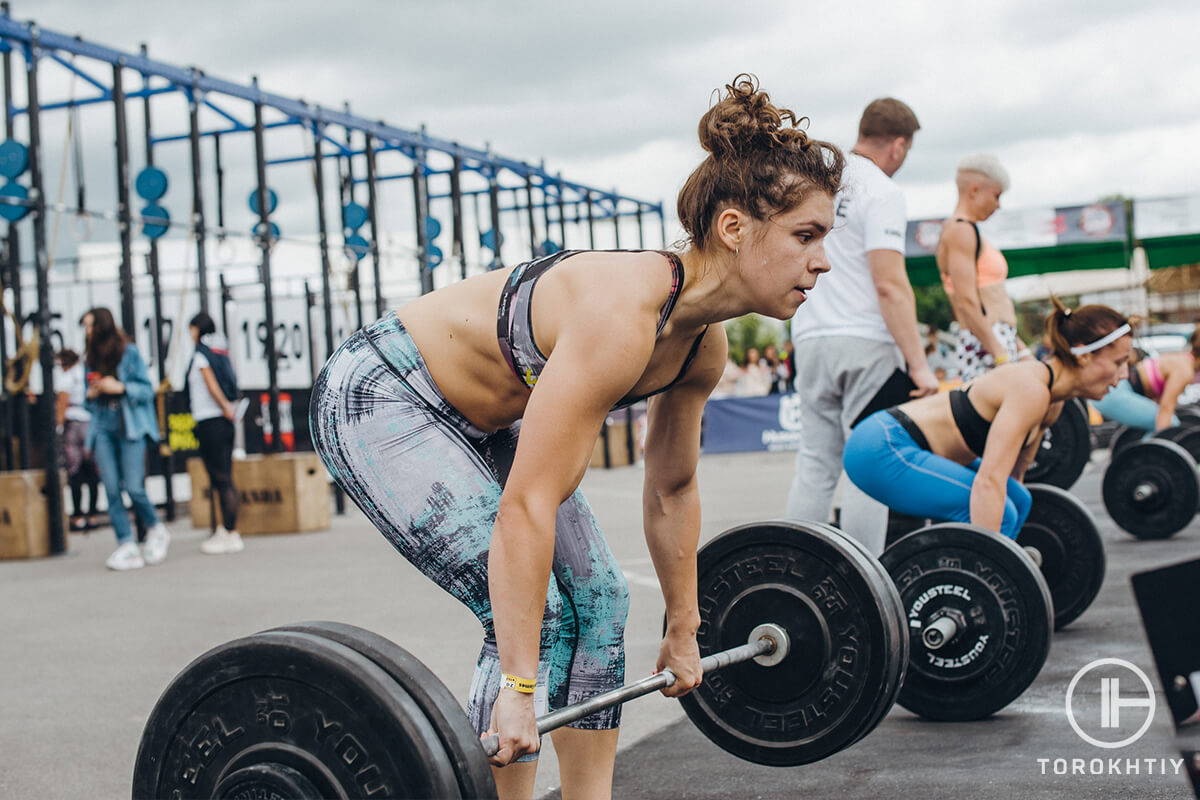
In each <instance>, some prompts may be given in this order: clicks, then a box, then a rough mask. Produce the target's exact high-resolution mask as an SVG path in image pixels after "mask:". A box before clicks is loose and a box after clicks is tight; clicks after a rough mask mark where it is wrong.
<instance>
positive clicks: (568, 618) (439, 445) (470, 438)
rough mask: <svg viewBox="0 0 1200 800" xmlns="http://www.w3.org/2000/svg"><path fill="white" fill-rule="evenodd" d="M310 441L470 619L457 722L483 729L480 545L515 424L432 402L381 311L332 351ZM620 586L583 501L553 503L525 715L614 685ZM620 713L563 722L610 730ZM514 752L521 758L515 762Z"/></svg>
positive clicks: (319, 386)
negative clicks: (477, 647) (473, 657)
mask: <svg viewBox="0 0 1200 800" xmlns="http://www.w3.org/2000/svg"><path fill="white" fill-rule="evenodd" d="M310 415H311V420H310V422H311V426H312V428H311V429H312V433H313V444H314V445H315V447H316V450H317V452H318V453H319V454H320V455H321V458H322V460H323V461H324V463H325V466H326V468H327V469H328V470H329V472H330V474H331V475H332V476H333V478H334V479H335V480H336V481H337V482H338V484H339V485H340V486H341V487H342V489H344V490H345V491H346V493H347V494H348V495H349V496H350V497H351V498H353V500H354V502H355V503H357V504H358V507H359V508H361V509H362V511H363V513H365V514H366V515H367V518H368V519H370V520H371V522H372V523H373V524H374V525H375V527H377V528H378V529H379V530H380V532H382V533H383V535H384V536H385V537H387V539H388V541H389V542H391V543H392V545H393V546H394V547H395V548H396V549H397V550H398V551H400V554H401V555H403V556H404V557H405V558H406V559H408V561H410V562H411V563H412V564H413V566H415V567H416V568H417V569H418V570H420V571H421V572H422V573H424V574H425V575H426V576H427V577H428V578H430V579H431V580H432V581H433V582H434V583H436V584H437V585H438V586H440V587H442V588H443V589H445V590H446V591H447V592H449V593H450V594H451V595H453V596H454V597H455V598H456V599H457V600H459V601H460V602H461V603H463V604H464V605H465V606H466V607H467V608H469V609H470V610H471V613H473V614H474V615H475V616H476V617H477V618H478V619H479V621H480V623H482V625H483V649H482V651H481V652H480V654H479V659H478V661H477V662H476V668H475V676H474V680H473V681H472V684H471V694H470V699H469V702H468V708H467V711H468V714H469V716H470V718H471V722H472V724H474V726H475V729H476V730H478V731H479V732H480V733H482V732H484V731H485V730H487V728H488V725H489V723H490V721H491V709H492V705H493V704H494V703H495V700H496V695H497V694H498V693H499V690H500V661H499V656H498V654H497V649H496V633H495V629H494V627H493V625H492V607H491V603H490V601H489V598H488V572H487V566H488V548H489V546H490V543H491V538H492V527H493V524H494V523H495V521H496V512H497V510H498V508H499V504H500V493H501V491H502V490H503V488H504V482H505V480H506V479H507V476H508V471H509V468H510V467H511V465H512V460H513V456H514V453H515V451H516V446H517V435H518V431H519V424H518V425H516V426H513V427H511V428H507V429H504V430H500V431H497V432H495V433H491V434H484V433H483V432H481V431H479V430H478V429H476V428H475V427H473V426H472V425H471V423H470V422H468V421H467V420H466V418H464V417H463V416H462V415H461V414H460V413H459V412H458V411H457V410H456V409H455V408H454V407H453V406H451V405H450V403H449V402H448V401H447V400H446V398H445V397H444V396H443V395H442V393H441V391H440V390H439V389H438V388H437V386H436V384H435V383H434V381H433V378H432V377H431V376H430V374H429V370H428V369H427V367H426V365H425V362H424V360H423V359H422V357H421V354H420V353H419V352H418V351H417V347H416V345H415V344H414V343H413V340H412V338H411V337H410V336H409V334H408V332H407V331H405V329H404V327H403V325H402V324H401V322H400V320H399V319H398V318H397V317H396V315H395V313H390V314H388V315H387V316H385V317H383V318H382V319H380V320H379V321H378V322H375V323H373V324H371V325H369V326H368V327H366V328H364V329H363V330H361V331H359V332H358V333H355V334H354V335H353V336H351V337H350V338H349V339H347V340H346V342H344V343H343V344H342V346H341V347H339V348H338V349H337V351H336V352H335V353H334V354H333V356H332V357H331V358H330V359H329V361H328V362H327V363H326V364H325V367H324V368H323V369H322V371H321V374H320V376H319V377H318V379H317V382H316V384H315V385H314V387H313V392H312V403H311V405H310ZM628 610H629V590H628V586H627V584H626V582H625V577H624V575H623V574H622V572H621V569H620V567H619V566H618V564H617V562H616V559H615V558H614V557H613V554H612V552H611V551H610V550H609V548H608V544H607V542H605V540H604V537H603V535H602V534H601V532H600V528H599V526H598V525H597V523H596V519H595V517H594V516H593V514H592V511H591V509H590V508H589V507H588V504H587V501H586V500H584V498H583V495H582V494H581V493H580V492H578V491H576V492H575V493H574V494H573V495H571V497H569V498H568V499H567V500H566V501H564V502H563V504H562V505H561V506H559V509H558V518H557V524H556V527H555V542H554V562H553V568H552V574H551V577H550V581H549V585H548V586H547V591H546V606H545V611H544V617H543V621H542V631H541V642H540V646H541V647H540V657H539V663H538V676H537V682H538V688H537V692H536V694H535V696H534V701H535V706H537V708H538V713H539V714H541V713H545V712H546V711H547V710H553V709H556V708H561V707H563V706H565V705H569V704H572V703H576V702H579V701H580V700H583V699H586V698H589V697H592V696H593V695H596V694H599V693H601V692H605V691H608V690H610V689H614V688H616V687H618V686H620V685H621V683H622V682H623V681H624V677H625V649H624V631H625V619H626V616H627V614H628ZM619 722H620V706H616V707H614V708H611V709H608V710H605V711H599V712H597V713H595V714H593V715H591V716H589V717H586V718H584V719H582V720H580V721H579V722H576V723H573V725H572V727H576V728H584V729H590V730H603V729H610V728H615V727H617V725H618V724H619ZM531 758H532V757H526V758H525V759H523V760H529V759H531Z"/></svg>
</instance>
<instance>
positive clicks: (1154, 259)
mask: <svg viewBox="0 0 1200 800" xmlns="http://www.w3.org/2000/svg"><path fill="white" fill-rule="evenodd" d="M1133 232H1134V234H1135V235H1136V236H1137V238H1138V239H1139V240H1141V243H1142V247H1143V248H1144V249H1145V251H1146V258H1147V260H1148V261H1149V262H1150V268H1151V269H1161V268H1163V267H1179V266H1183V265H1185V264H1195V263H1198V262H1200V194H1193V195H1185V196H1183V197H1160V198H1156V199H1154V200H1135V201H1133Z"/></svg>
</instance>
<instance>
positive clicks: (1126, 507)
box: [1101, 439, 1200, 539]
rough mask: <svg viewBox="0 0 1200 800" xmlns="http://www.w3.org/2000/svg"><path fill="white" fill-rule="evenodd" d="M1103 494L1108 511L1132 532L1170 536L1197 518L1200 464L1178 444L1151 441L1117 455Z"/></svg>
mask: <svg viewBox="0 0 1200 800" xmlns="http://www.w3.org/2000/svg"><path fill="white" fill-rule="evenodd" d="M1101 493H1102V495H1103V498H1104V508H1105V510H1106V511H1108V515H1109V516H1110V517H1112V519H1113V522H1115V523H1117V525H1118V526H1119V527H1120V528H1121V529H1122V530H1124V531H1125V532H1126V533H1129V534H1132V535H1133V536H1134V537H1136V538H1138V539H1166V538H1169V537H1171V536H1173V535H1175V534H1176V533H1178V532H1179V531H1181V530H1183V528H1184V527H1185V526H1186V525H1187V524H1188V523H1189V522H1191V521H1192V518H1193V517H1195V516H1196V505H1197V503H1198V502H1200V481H1198V480H1197V477H1196V462H1195V461H1193V460H1192V457H1191V456H1189V455H1188V453H1187V451H1186V450H1184V449H1183V448H1182V447H1180V446H1179V445H1177V444H1175V443H1174V442H1168V441H1164V440H1162V439H1147V440H1146V441H1144V442H1140V443H1139V444H1136V445H1132V446H1130V447H1127V448H1125V449H1124V450H1122V451H1121V452H1120V453H1118V454H1117V455H1115V456H1114V457H1113V460H1112V462H1111V463H1110V464H1109V465H1108V469H1107V470H1106V471H1105V473H1104V484H1103V487H1102V490H1101Z"/></svg>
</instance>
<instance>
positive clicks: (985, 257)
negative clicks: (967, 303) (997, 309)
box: [941, 217, 1008, 316]
mask: <svg viewBox="0 0 1200 800" xmlns="http://www.w3.org/2000/svg"><path fill="white" fill-rule="evenodd" d="M954 221H955V222H965V223H967V224H968V225H970V226H971V230H973V231H975V285H976V287H978V288H980V289H982V288H984V287H985V286H994V285H996V284H998V283H1004V281H1005V280H1007V279H1008V259H1006V258H1005V257H1004V254H1003V253H1001V252H1000V251H999V250H997V249H996V248H995V247H993V246H992V245H991V243H990V242H985V241H984V240H983V236H981V235H980V233H979V225H978V224H976V223H974V222H972V221H971V220H969V219H963V218H962V217H955V218H954ZM941 277H942V288H944V289H945V290H946V294H947V295H949V296H951V297H953V296H954V285H953V284H951V283H950V276H949V274H948V273H943V274H942V276H941ZM979 307H980V310H982V311H983V313H984V316H987V309H985V308H984V307H983V302H982V301H980V304H979Z"/></svg>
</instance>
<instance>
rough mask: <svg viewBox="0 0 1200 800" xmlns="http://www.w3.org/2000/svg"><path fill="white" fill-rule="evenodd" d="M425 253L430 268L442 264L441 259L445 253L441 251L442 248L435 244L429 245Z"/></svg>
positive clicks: (443, 258)
mask: <svg viewBox="0 0 1200 800" xmlns="http://www.w3.org/2000/svg"><path fill="white" fill-rule="evenodd" d="M425 253H426V255H427V257H428V259H429V268H430V269H433V268H434V267H440V266H441V265H442V261H443V260H445V258H446V254H445V253H443V252H442V248H440V247H438V246H437V245H436V244H431V245H429V247H428V248H427V249H426V251H425Z"/></svg>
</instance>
